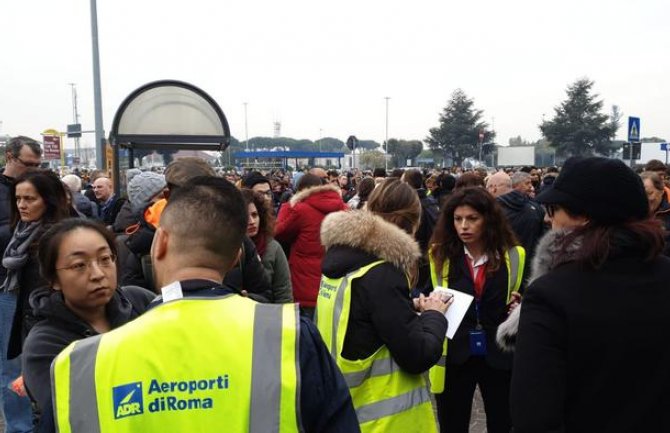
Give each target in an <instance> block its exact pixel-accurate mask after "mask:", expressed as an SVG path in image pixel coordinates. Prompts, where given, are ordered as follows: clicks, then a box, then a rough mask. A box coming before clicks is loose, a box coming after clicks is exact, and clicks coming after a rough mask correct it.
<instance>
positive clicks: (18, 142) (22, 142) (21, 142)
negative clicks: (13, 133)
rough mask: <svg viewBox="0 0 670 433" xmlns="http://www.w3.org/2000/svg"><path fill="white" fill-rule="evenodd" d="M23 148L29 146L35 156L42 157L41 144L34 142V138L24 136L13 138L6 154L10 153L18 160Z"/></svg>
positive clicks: (8, 144) (8, 143)
mask: <svg viewBox="0 0 670 433" xmlns="http://www.w3.org/2000/svg"><path fill="white" fill-rule="evenodd" d="M23 146H28V147H29V148H30V150H31V151H32V152H33V153H34V154H35V155H37V156H42V147H41V146H40V143H39V142H38V141H37V140H33V139H32V138H30V137H26V136H24V135H19V136H18V137H14V138H11V139H10V140H9V141H8V142H7V147H5V153H9V154H11V155H12V156H13V157H14V158H18V157H19V155H20V153H21V149H22V148H23Z"/></svg>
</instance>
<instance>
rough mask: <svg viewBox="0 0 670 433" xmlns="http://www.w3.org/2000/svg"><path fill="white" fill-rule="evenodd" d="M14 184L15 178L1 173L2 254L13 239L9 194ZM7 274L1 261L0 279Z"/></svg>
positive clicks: (0, 218)
mask: <svg viewBox="0 0 670 433" xmlns="http://www.w3.org/2000/svg"><path fill="white" fill-rule="evenodd" d="M13 184H14V180H13V179H11V178H9V177H7V176H5V175H4V174H0V252H1V253H2V254H4V252H5V250H6V249H7V245H9V241H10V240H11V239H12V228H11V227H10V220H11V208H12V206H11V204H10V203H9V195H10V191H11V189H12V185H13ZM6 276H7V271H6V270H5V268H4V267H3V266H2V264H1V263H0V281H5V277H6Z"/></svg>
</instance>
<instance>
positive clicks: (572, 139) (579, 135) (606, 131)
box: [540, 78, 621, 156]
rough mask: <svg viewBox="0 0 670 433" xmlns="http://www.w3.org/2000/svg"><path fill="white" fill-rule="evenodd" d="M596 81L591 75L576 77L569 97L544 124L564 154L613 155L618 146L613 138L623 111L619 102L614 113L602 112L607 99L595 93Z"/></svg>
mask: <svg viewBox="0 0 670 433" xmlns="http://www.w3.org/2000/svg"><path fill="white" fill-rule="evenodd" d="M593 84H594V82H593V81H591V80H589V79H588V78H582V79H579V80H577V81H575V83H574V84H572V85H571V86H569V87H568V90H567V99H566V100H565V101H563V102H562V103H561V105H559V106H558V107H556V108H554V110H555V115H554V118H553V119H552V120H549V121H544V122H543V123H542V124H541V125H540V131H542V134H543V135H544V137H545V138H546V139H547V140H549V142H550V145H551V146H552V147H554V148H555V149H556V152H557V153H558V155H560V156H588V155H593V154H600V155H605V156H609V155H610V154H611V153H612V152H613V151H614V150H615V149H614V148H613V145H612V140H613V139H614V136H615V135H616V131H617V130H618V129H619V122H620V119H621V112H620V111H619V108H618V107H617V106H616V105H615V106H613V107H612V114H611V115H607V114H604V113H601V110H602V108H603V101H602V100H598V99H597V98H598V95H596V94H591V90H592V88H593Z"/></svg>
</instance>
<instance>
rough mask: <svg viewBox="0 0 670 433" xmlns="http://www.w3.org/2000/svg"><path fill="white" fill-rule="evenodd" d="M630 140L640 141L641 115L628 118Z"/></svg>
mask: <svg viewBox="0 0 670 433" xmlns="http://www.w3.org/2000/svg"><path fill="white" fill-rule="evenodd" d="M628 141H629V142H631V143H632V142H634V141H640V118H639V117H629V118H628Z"/></svg>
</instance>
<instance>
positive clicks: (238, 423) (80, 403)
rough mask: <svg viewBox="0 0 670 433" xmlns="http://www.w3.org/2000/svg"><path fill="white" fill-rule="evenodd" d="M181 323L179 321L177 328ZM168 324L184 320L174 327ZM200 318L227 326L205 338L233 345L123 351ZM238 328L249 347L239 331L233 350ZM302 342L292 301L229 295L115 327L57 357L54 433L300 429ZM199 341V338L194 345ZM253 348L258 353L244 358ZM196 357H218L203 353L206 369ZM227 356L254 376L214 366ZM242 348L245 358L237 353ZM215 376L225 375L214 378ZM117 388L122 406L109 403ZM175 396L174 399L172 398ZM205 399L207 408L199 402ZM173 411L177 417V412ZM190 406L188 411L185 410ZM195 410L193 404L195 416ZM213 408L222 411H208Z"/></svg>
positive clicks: (176, 305) (165, 308)
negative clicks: (133, 343) (198, 352)
mask: <svg viewBox="0 0 670 433" xmlns="http://www.w3.org/2000/svg"><path fill="white" fill-rule="evenodd" d="M194 303H196V304H194ZM180 304H181V305H180ZM236 312H237V317H235V319H234V320H233V319H232V318H231V316H235V314H236ZM249 313H251V315H252V316H251V317H250V314H249ZM212 314H214V317H213V316H212ZM176 317H178V319H179V320H176V321H175V320H174V319H175V318H176ZM226 318H228V319H226ZM171 319H172V321H173V322H178V323H171V322H170V320H171ZM198 319H201V320H203V325H207V326H209V325H212V324H213V323H215V322H216V321H220V326H218V327H211V326H210V327H209V329H207V330H206V331H203V332H202V334H207V336H208V337H213V336H218V337H220V338H217V340H215V341H218V342H224V341H229V342H230V343H231V344H228V345H225V344H222V345H221V350H218V349H219V347H217V345H216V344H213V343H214V342H215V341H211V340H210V339H207V340H203V341H202V342H201V344H200V347H191V346H188V343H189V342H188V341H186V342H184V345H186V347H180V346H179V345H178V344H170V343H174V341H165V346H170V349H173V350H168V349H167V347H166V350H165V353H162V352H160V351H158V353H155V352H152V351H143V350H142V347H136V348H135V349H136V350H132V348H130V347H128V345H125V346H121V347H118V346H119V345H118V344H117V343H118V342H122V341H124V338H126V337H129V336H133V335H136V334H137V333H142V332H143V330H146V329H147V327H151V326H154V327H161V328H164V327H170V326H172V327H174V328H176V327H179V326H182V327H184V328H187V329H189V328H191V329H192V331H191V332H192V333H193V331H194V328H195V327H196V326H197V325H196V324H197V323H198ZM230 322H235V323H234V325H232V326H231V328H232V329H228V327H227V325H229V324H230ZM245 322H246V323H247V325H246V326H245V325H244V323H245ZM250 324H253V326H251V325H250ZM129 325H135V326H129ZM203 327H204V326H203ZM240 327H241V328H245V327H246V330H247V332H248V335H249V337H250V338H249V340H250V341H248V342H244V341H243V339H244V338H245V336H244V330H242V335H241V336H240V337H241V338H242V339H240V340H237V341H238V342H239V343H241V344H232V343H235V338H234V337H230V336H229V335H228V336H227V334H229V333H231V332H235V329H239V328H240ZM211 328H218V329H211ZM157 330H158V329H157V328H153V329H149V330H148V331H147V332H145V333H144V335H142V336H141V337H142V338H145V339H146V338H152V337H153V335H152V332H151V331H157ZM119 334H120V335H119ZM194 334H198V333H197V332H194ZM298 335H299V318H298V310H297V308H296V306H295V304H283V305H271V304H258V303H255V302H253V301H250V300H248V299H244V298H239V297H236V296H231V295H229V296H226V297H223V298H204V299H195V298H186V299H183V300H180V301H175V302H172V303H167V304H163V305H161V306H159V307H157V308H155V309H154V310H151V311H149V312H148V313H146V314H145V315H143V316H140V317H139V318H138V319H136V321H134V322H131V323H130V324H127V325H125V326H123V327H121V328H118V329H117V330H114V331H111V332H110V333H107V334H102V335H98V336H95V337H91V338H87V339H85V340H81V341H78V342H75V343H73V344H71V345H70V346H68V348H67V349H66V350H64V351H63V352H62V353H61V354H60V355H59V356H58V357H57V358H56V359H55V360H54V363H53V364H52V392H53V402H54V414H55V422H56V425H57V430H58V431H59V432H60V433H71V432H72V433H79V432H81V433H84V432H86V433H108V432H136V431H142V432H149V433H153V432H159V431H160V432H161V433H162V432H163V431H169V430H170V429H169V428H167V427H166V426H172V428H173V429H175V431H185V430H183V429H184V428H186V429H187V430H190V431H201V430H203V428H204V430H203V431H211V430H212V428H214V429H216V430H220V429H221V428H224V426H225V429H226V431H231V432H237V431H244V432H247V431H248V432H250V433H265V432H270V433H275V432H276V433H283V432H297V431H301V428H300V427H299V425H300V420H299V419H298V416H299V413H298V407H299V393H298V380H299V373H298V371H299V367H298V362H299V358H298ZM196 340H197V335H196V336H195V338H194V339H193V340H191V341H196ZM134 341H136V340H134ZM175 341H176V339H175ZM180 343H181V341H180ZM240 345H241V346H243V347H240ZM223 346H227V347H223ZM247 348H249V349H251V348H252V349H253V350H251V351H250V353H245V352H246V351H247ZM196 350H207V351H209V352H213V353H211V356H210V354H207V355H205V354H203V361H201V362H203V364H200V363H199V357H193V358H191V359H189V355H190V354H191V353H194V351H196ZM222 351H226V352H227V353H226V355H227V356H229V357H230V356H233V357H235V356H239V359H238V360H237V363H236V365H246V366H247V367H248V369H250V377H245V376H246V375H247V373H246V372H245V371H242V370H238V371H235V370H234V369H232V370H231V369H230V368H233V367H229V366H228V365H226V364H227V363H226V362H225V360H226V358H225V357H223V358H221V365H220V366H218V365H216V362H215V360H216V359H219V358H218V356H217V354H219V353H221V352H222ZM238 351H239V355H236V354H237V353H238ZM122 354H123V355H122ZM166 360H168V361H169V362H165V361H166ZM205 364H206V365H205ZM124 365H126V366H129V365H132V366H135V367H136V368H133V370H137V371H131V372H128V371H125V370H127V369H124V368H123V366H124ZM212 371H220V372H221V373H226V374H225V376H218V378H212V377H213V376H212V373H211V372H212ZM206 372H210V373H209V376H206V377H203V376H202V375H206V374H208V373H206ZM229 376H230V377H229ZM129 377H132V379H130V378H129ZM224 377H225V378H224ZM128 382H130V383H128ZM150 384H151V385H150ZM175 384H178V385H177V386H175ZM224 384H225V387H224ZM133 386H135V387H136V389H133V388H132V387H133ZM170 386H172V389H171V390H170ZM182 386H183V389H182ZM207 386H209V388H207ZM124 387H125V388H124ZM177 387H178V388H177ZM118 388H124V393H123V394H122V396H124V397H123V399H122V400H120V401H117V399H116V396H114V401H113V405H112V404H110V403H111V402H112V399H110V398H109V397H110V396H111V394H112V393H113V392H116V389H118ZM176 388H177V389H176ZM212 389H213V391H212ZM136 391H139V392H136ZM178 391H179V392H178ZM152 392H155V394H152ZM209 397H211V398H209ZM171 398H172V399H174V400H172V401H170V400H169V399H171ZM177 398H181V401H180V402H178V403H179V404H178V405H177V403H175V402H176V401H177ZM238 398H241V399H242V400H241V401H237V400H238ZM151 399H153V400H151ZM161 399H162V400H161ZM150 400H151V402H150ZM196 400H197V401H196ZM205 400H209V401H208V402H205V403H202V402H203V401H205ZM182 402H184V403H182ZM132 403H135V406H134V408H133V407H132V406H129V408H130V409H129V411H128V412H130V414H126V413H125V411H123V405H124V404H127V405H131V404H132ZM207 403H209V407H207V406H208V405H207ZM108 405H109V406H108ZM152 405H154V406H152ZM161 405H162V406H161ZM170 405H172V406H175V407H177V408H178V409H179V410H171V409H170V408H171V406H170ZM110 406H113V407H110ZM117 406H118V407H119V408H120V409H121V415H119V410H118V409H117ZM187 406H188V409H189V410H185V408H186V407H187ZM191 406H194V408H193V410H191ZM165 407H167V409H165ZM209 408H212V409H218V410H212V411H208V410H207V409H209ZM236 409H238V410H236ZM239 409H246V410H239ZM133 411H134V413H132V412H133ZM196 417H199V418H196ZM199 422H200V423H199ZM217 427H218V428H217Z"/></svg>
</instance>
